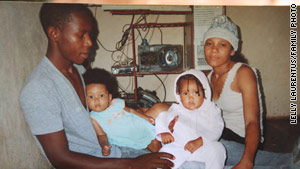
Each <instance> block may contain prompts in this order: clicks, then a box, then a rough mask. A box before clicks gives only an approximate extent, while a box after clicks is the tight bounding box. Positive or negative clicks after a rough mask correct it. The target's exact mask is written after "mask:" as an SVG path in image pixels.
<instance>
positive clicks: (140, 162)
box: [131, 153, 174, 169]
mask: <svg viewBox="0 0 300 169" xmlns="http://www.w3.org/2000/svg"><path fill="white" fill-rule="evenodd" d="M168 159H172V160H174V156H173V155H171V154H169V153H150V154H145V155H141V156H139V157H137V158H135V159H133V160H134V161H133V162H132V165H131V166H132V167H131V168H132V169H141V168H142V169H157V168H162V169H171V168H172V167H173V166H174V164H173V163H172V162H171V161H170V160H168Z"/></svg>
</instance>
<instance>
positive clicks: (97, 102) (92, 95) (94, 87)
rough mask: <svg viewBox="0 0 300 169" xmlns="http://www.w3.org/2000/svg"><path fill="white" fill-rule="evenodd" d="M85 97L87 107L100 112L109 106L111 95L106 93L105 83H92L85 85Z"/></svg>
mask: <svg viewBox="0 0 300 169" xmlns="http://www.w3.org/2000/svg"><path fill="white" fill-rule="evenodd" d="M86 98H87V103H88V106H89V109H91V110H92V111H95V112H101V111H103V110H105V109H106V108H107V107H108V106H109V104H110V101H111V99H112V95H111V94H109V93H108V91H107V89H106V86H105V85H103V84H96V83H92V84H89V85H87V86H86Z"/></svg>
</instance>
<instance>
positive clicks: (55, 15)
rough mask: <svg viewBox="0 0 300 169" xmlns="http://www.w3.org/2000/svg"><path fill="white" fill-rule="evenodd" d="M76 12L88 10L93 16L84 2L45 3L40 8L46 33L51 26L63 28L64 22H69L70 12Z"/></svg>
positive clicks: (41, 19)
mask: <svg viewBox="0 0 300 169" xmlns="http://www.w3.org/2000/svg"><path fill="white" fill-rule="evenodd" d="M74 12H86V13H87V14H89V15H91V17H92V18H93V14H92V12H91V11H90V10H89V9H88V8H87V5H84V4H59V3H44V4H43V5H42V7H41V10H40V22H41V24H42V27H43V30H44V32H45V33H46V35H47V29H48V27H49V26H54V27H56V28H61V27H62V25H63V24H66V23H69V22H70V21H71V17H70V16H71V15H70V14H72V13H74Z"/></svg>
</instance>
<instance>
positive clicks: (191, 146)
mask: <svg viewBox="0 0 300 169" xmlns="http://www.w3.org/2000/svg"><path fill="white" fill-rule="evenodd" d="M202 145H203V140H202V137H199V138H197V139H195V140H191V141H189V142H188V143H187V144H186V145H185V146H184V150H188V151H189V152H191V153H193V152H195V151H196V150H197V149H198V148H200V147H201V146H202Z"/></svg>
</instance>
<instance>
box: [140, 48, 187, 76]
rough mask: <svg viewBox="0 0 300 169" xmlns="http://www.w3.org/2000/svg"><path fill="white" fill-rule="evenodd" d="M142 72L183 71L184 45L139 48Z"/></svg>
mask: <svg viewBox="0 0 300 169" xmlns="http://www.w3.org/2000/svg"><path fill="white" fill-rule="evenodd" d="M138 60H139V62H138V63H139V71H140V72H175V71H181V70H183V46H182V45H170V44H164V45H148V43H142V45H139V46H138Z"/></svg>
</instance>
